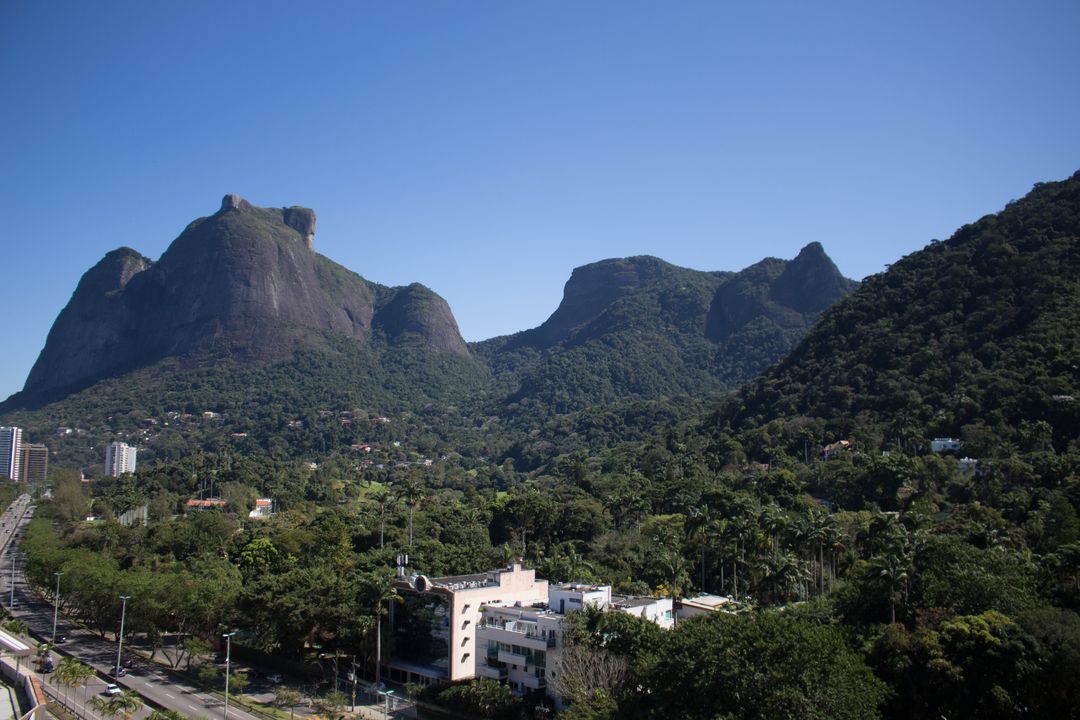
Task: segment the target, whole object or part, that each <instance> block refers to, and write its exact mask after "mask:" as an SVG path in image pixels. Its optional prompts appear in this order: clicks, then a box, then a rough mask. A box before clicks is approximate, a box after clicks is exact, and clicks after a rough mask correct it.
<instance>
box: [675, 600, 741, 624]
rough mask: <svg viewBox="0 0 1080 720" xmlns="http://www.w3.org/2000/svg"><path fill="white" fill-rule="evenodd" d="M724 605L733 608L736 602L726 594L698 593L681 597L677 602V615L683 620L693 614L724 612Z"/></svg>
mask: <svg viewBox="0 0 1080 720" xmlns="http://www.w3.org/2000/svg"><path fill="white" fill-rule="evenodd" d="M725 605H731V606H732V607H733V608H734V607H736V605H737V604H736V603H735V601H734V600H733V599H731V598H729V597H727V596H726V595H698V596H697V597H694V598H683V599H682V602H680V603H679V612H678V616H679V619H680V620H685V619H686V618H692V617H694V616H695V615H708V614H709V613H714V612H718V611H719V612H726V609H725V607H724V606H725Z"/></svg>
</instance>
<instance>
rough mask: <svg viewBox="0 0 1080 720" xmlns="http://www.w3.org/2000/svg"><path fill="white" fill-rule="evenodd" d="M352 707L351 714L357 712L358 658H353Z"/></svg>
mask: <svg viewBox="0 0 1080 720" xmlns="http://www.w3.org/2000/svg"><path fill="white" fill-rule="evenodd" d="M350 679H351V680H352V707H351V708H350V709H349V712H356V656H355V655H353V656H352V677H351V678H350Z"/></svg>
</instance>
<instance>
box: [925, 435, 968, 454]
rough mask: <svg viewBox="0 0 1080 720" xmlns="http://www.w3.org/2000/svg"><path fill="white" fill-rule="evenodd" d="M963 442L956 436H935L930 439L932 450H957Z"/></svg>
mask: <svg viewBox="0 0 1080 720" xmlns="http://www.w3.org/2000/svg"><path fill="white" fill-rule="evenodd" d="M961 444H962V443H961V442H960V441H959V440H957V439H956V438H934V439H933V440H931V441H930V450H931V452H936V453H939V452H956V451H957V450H959V449H960V445H961Z"/></svg>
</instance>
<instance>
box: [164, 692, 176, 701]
mask: <svg viewBox="0 0 1080 720" xmlns="http://www.w3.org/2000/svg"><path fill="white" fill-rule="evenodd" d="M165 697H167V698H170V699H172V700H175V699H176V696H175V695H173V694H172V693H165Z"/></svg>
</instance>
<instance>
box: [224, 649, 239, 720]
mask: <svg viewBox="0 0 1080 720" xmlns="http://www.w3.org/2000/svg"><path fill="white" fill-rule="evenodd" d="M235 634H236V631H235V630H234V631H233V632H230V633H223V634H222V636H221V637H223V638H225V718H224V720H229V662H230V660H231V658H232V636H233V635H235Z"/></svg>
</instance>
